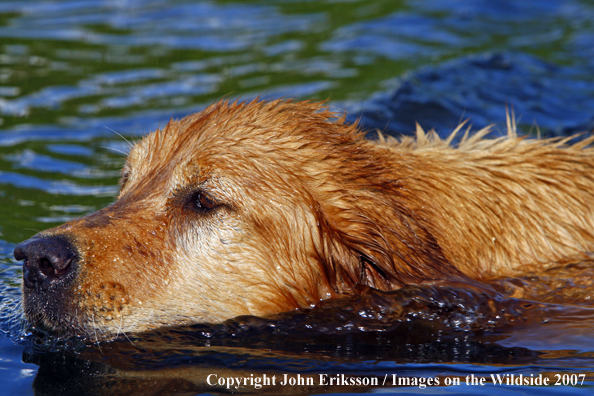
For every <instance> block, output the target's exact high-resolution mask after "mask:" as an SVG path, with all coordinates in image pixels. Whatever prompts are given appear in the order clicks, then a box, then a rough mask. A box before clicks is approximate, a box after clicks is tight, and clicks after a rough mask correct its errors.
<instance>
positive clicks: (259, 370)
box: [23, 263, 594, 395]
mask: <svg viewBox="0 0 594 396" xmlns="http://www.w3.org/2000/svg"><path fill="white" fill-rule="evenodd" d="M593 273H594V267H593V266H592V264H591V263H570V264H565V265H563V266H559V267H554V268H551V269H549V270H548V271H544V272H543V273H542V274H541V275H540V276H527V277H521V278H508V279H501V280H496V281H493V282H492V283H491V284H489V285H485V286H484V287H482V286H473V285H466V284H437V283H435V284H428V285H422V286H408V287H405V288H403V289H401V290H398V291H394V292H389V293H384V292H378V291H376V290H372V289H368V288H362V289H361V290H359V293H358V294H357V295H355V296H351V297H345V298H343V299H336V300H331V301H325V302H322V303H320V304H318V305H317V306H316V307H314V308H311V309H305V310H300V311H294V312H287V313H283V314H280V315H277V316H274V317H270V318H258V317H253V316H243V317H238V318H235V319H232V320H229V321H226V322H224V323H222V324H196V325H192V326H184V327H172V328H163V329H159V330H157V331H153V332H150V333H143V334H137V335H130V334H128V335H126V336H120V337H119V338H117V339H115V340H113V341H110V342H102V343H98V344H95V343H93V342H91V341H89V340H85V339H76V338H75V339H68V340H61V339H52V338H51V337H47V336H43V335H39V334H37V335H35V336H31V337H30V344H29V345H28V347H27V348H26V350H25V352H24V356H23V360H24V361H25V362H27V363H34V364H36V365H38V366H39V371H38V373H37V377H36V379H35V381H34V384H33V386H34V389H35V391H36V394H39V395H50V394H57V393H56V392H58V393H59V394H62V395H71V394H72V395H74V394H76V395H104V394H109V395H120V394H135V395H136V394H143V395H160V394H195V393H201V392H209V393H213V392H214V393H228V392H239V393H248V394H250V393H254V394H311V393H328V392H366V391H371V390H373V389H378V388H381V387H382V385H385V386H394V385H393V384H392V383H391V382H390V381H388V382H387V384H386V383H384V384H382V381H383V380H384V379H385V378H392V375H396V376H403V375H409V376H412V377H417V378H420V377H423V376H433V377H435V378H439V375H443V373H444V372H448V373H449V375H450V376H460V377H463V376H464V375H467V374H468V373H469V372H473V373H475V374H476V373H477V372H478V375H480V369H478V367H480V366H483V365H484V366H486V367H490V370H491V371H490V373H492V372H493V370H495V369H494V368H493V367H500V368H501V369H507V370H509V369H510V367H520V366H522V367H532V368H533V373H534V372H541V373H545V375H553V374H552V373H553V371H554V370H559V369H560V368H562V369H563V370H566V371H567V370H569V371H571V370H573V369H577V368H583V367H592V366H593V365H594V349H593V348H592V347H591V346H588V345H591V343H590V341H591V339H592V336H591V334H592V333H591V328H592V327H593V326H594V304H591V302H590V301H589V300H590V299H589V297H588V296H589V294H588V293H587V292H586V290H587V289H588V285H591V282H592V279H593V278H594V276H593ZM560 287H561V288H562V289H563V293H553V292H552V291H554V290H556V289H559V288H560ZM591 290H592V289H591V288H590V293H591ZM580 293H581V294H580ZM579 296H581V297H579ZM552 335H555V337H556V338H553V341H551V340H552V339H551V336H552ZM535 340H540V341H541V342H540V343H538V342H536V343H535ZM444 364H445V365H446V366H440V365H444ZM468 364H470V365H472V366H471V367H467V365H468ZM436 365H438V366H436ZM444 367H447V368H446V369H444ZM444 370H445V371H444ZM547 370H551V371H550V372H549V371H547ZM580 372H581V373H583V372H584V370H583V369H582V370H581V371H580ZM440 373H441V374H440ZM547 373H548V374H547ZM593 373H594V372H592V370H588V371H587V375H588V380H589V381H592V379H594V374H593ZM320 374H322V375H327V376H328V377H327V378H330V377H331V378H334V377H335V376H336V375H338V376H339V377H337V378H342V380H341V381H338V380H337V381H338V382H337V383H336V384H334V385H333V386H329V385H321V384H320V381H322V380H321V379H320ZM485 375H486V376H488V375H487V374H485ZM285 376H287V378H289V379H290V378H294V379H296V378H301V379H302V380H303V381H304V382H306V383H304V384H303V385H299V384H296V385H294V386H288V385H282V380H283V378H285ZM341 376H342V377H341ZM273 377H274V378H275V381H276V383H275V384H268V385H266V386H262V385H260V387H258V385H257V384H255V383H253V382H252V383H250V381H253V379H254V378H260V379H262V378H268V380H270V379H271V378H273ZM219 378H220V379H221V381H223V379H225V381H227V380H226V379H228V378H231V379H242V380H244V381H248V382H247V383H244V384H241V385H240V386H237V388H235V386H236V385H237V383H233V384H231V385H229V383H228V382H223V383H217V382H216V381H217V380H218V379H219ZM308 378H310V379H311V383H310V384H308V383H307V379H308ZM345 378H346V379H345ZM349 378H353V380H352V381H354V379H355V378H367V381H371V382H370V384H367V385H366V384H364V383H357V382H354V383H349V382H348V381H349ZM374 378H375V381H377V384H375V383H373V381H374V380H373V379H374ZM345 381H347V382H346V383H345ZM345 384H346V385H345ZM442 384H443V382H442Z"/></svg>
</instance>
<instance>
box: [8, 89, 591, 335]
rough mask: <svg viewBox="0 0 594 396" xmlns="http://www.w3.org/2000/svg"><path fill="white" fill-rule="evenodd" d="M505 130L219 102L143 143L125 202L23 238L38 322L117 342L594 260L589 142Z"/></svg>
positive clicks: (135, 152)
mask: <svg viewBox="0 0 594 396" xmlns="http://www.w3.org/2000/svg"><path fill="white" fill-rule="evenodd" d="M508 128H509V132H508V136H507V137H506V138H499V139H486V138H485V136H484V135H485V134H486V133H487V131H486V130H482V131H479V132H478V133H476V134H474V135H473V136H471V137H469V136H465V137H463V138H462V139H461V141H460V143H459V144H458V145H457V147H454V145H453V144H452V143H451V141H450V140H451V138H450V139H448V140H442V139H440V138H439V137H437V135H436V134H434V133H424V132H423V131H422V130H421V129H420V128H418V130H417V137H416V139H412V138H402V139H400V140H396V139H393V138H384V137H382V136H381V135H380V136H379V139H378V141H376V142H373V141H369V140H366V139H364V134H363V132H362V131H361V129H360V128H359V127H358V126H357V125H353V124H350V125H349V124H347V123H345V121H344V118H343V117H340V116H337V114H335V113H334V112H332V111H331V110H329V109H328V108H327V107H326V106H325V105H324V104H323V103H316V102H296V101H291V100H275V101H269V102H265V101H259V100H254V101H251V102H242V103H239V102H235V103H230V102H228V101H222V102H219V103H216V104H213V105H211V106H210V107H208V108H206V109H205V110H203V111H201V112H199V113H196V114H193V115H190V116H187V117H185V118H184V119H182V120H179V121H171V122H169V124H168V125H167V126H166V127H165V128H163V129H160V130H157V131H155V132H153V133H151V134H150V135H148V136H146V137H145V138H144V139H142V140H140V141H139V142H138V143H136V144H135V145H134V147H133V148H132V150H131V152H130V154H129V156H128V159H127V161H126V164H125V166H124V168H123V170H122V177H121V181H120V185H121V190H120V193H119V195H118V197H117V200H116V201H115V202H114V203H113V204H112V205H110V206H108V207H107V208H104V209H102V210H100V211H98V212H96V213H93V214H91V215H88V216H86V217H83V218H80V219H76V220H73V221H70V222H68V223H66V224H64V225H62V226H59V227H57V228H53V229H50V230H47V231H44V232H41V233H39V234H37V235H35V236H34V237H33V238H31V239H29V240H27V241H25V242H23V243H21V244H20V245H19V246H17V248H16V249H15V257H16V259H18V260H24V267H23V268H24V270H23V307H24V313H25V316H26V318H27V319H28V320H29V321H30V322H31V323H33V324H36V325H38V326H41V327H43V328H45V329H48V330H50V331H53V332H57V333H60V334H87V335H92V334H97V333H99V334H102V335H103V336H109V335H115V334H118V333H120V332H139V331H144V330H149V329H151V328H155V327H159V326H164V325H176V324H186V323H195V322H219V321H223V320H226V319H228V318H232V317H235V316H238V315H244V314H250V315H258V316H265V315H271V314H275V313H279V312H284V311H289V310H294V309H296V308H304V307H310V306H312V305H314V304H316V303H317V302H319V301H320V300H325V299H330V298H334V297H338V296H342V295H348V294H349V293H353V292H354V290H355V289H356V288H357V285H367V286H370V287H372V288H375V289H379V290H394V289H398V288H400V287H402V286H403V285H408V284H420V283H423V282H432V281H446V282H447V281H456V282H477V281H478V282H481V281H486V280H489V279H492V278H494V277H501V276H511V275H514V274H521V273H525V272H530V271H538V268H539V267H540V266H544V265H546V264H548V263H553V262H559V261H563V260H570V259H578V260H579V259H585V258H587V253H588V252H591V251H592V250H593V249H594V149H592V148H590V147H589V144H590V143H591V142H592V141H593V139H587V140H584V141H582V142H580V143H576V144H573V145H570V144H568V143H567V141H562V140H561V141H560V140H538V139H523V138H519V137H517V136H516V134H515V131H514V126H513V125H508ZM459 129H460V128H459ZM453 136H454V134H452V138H453Z"/></svg>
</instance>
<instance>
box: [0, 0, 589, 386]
mask: <svg viewBox="0 0 594 396" xmlns="http://www.w3.org/2000/svg"><path fill="white" fill-rule="evenodd" d="M593 21H594V3H592V2H591V1H585V0H583V1H579V0H558V1H553V0H550V1H542V0H540V1H536V0H524V1H521V2H517V1H487V0H484V1H476V0H472V1H471V0H457V1H449V2H442V1H436V0H419V1H394V0H386V1H381V0H373V1H357V0H351V1H330V0H329V1H317V2H310V1H305V0H304V1H299V0H285V1H282V0H277V1H268V2H263V1H242V2H230V1H209V2H206V1H199V2H195V1H159V0H154V1H134V0H127V1H125V0H121V1H120V0H111V1H108V0H106V1H83V0H63V1H57V2H49V1H41V0H30V1H0V129H1V130H0V296H1V297H0V298H1V300H0V306H1V308H2V314H1V323H0V329H1V332H0V368H1V370H0V379H1V380H2V383H3V387H2V391H1V393H2V394H19V395H20V394H31V393H36V394H42V395H45V394H47V395H56V394H64V395H68V394H77V395H78V394H93V395H95V394H97V395H99V394H109V395H113V394H145V395H152V394H155V395H156V394H198V393H218V392H223V393H224V392H228V391H232V390H235V389H233V388H232V387H230V388H229V389H227V387H226V385H218V384H216V383H215V384H214V385H210V384H209V382H208V378H210V379H211V380H213V378H214V377H208V376H209V375H211V374H216V375H217V379H218V378H223V379H225V378H228V377H238V378H252V377H251V376H252V374H253V376H254V377H258V378H263V376H264V375H267V376H268V377H269V378H270V377H271V376H274V375H276V376H277V381H278V382H279V383H280V380H281V379H282V378H283V375H284V374H287V375H288V376H289V377H293V378H297V376H298V375H301V376H302V378H303V379H304V380H307V378H312V380H315V381H316V384H318V383H319V381H320V377H319V375H320V374H328V375H329V377H328V378H330V376H331V375H335V374H345V375H346V376H347V377H348V376H361V377H365V378H368V379H372V378H376V379H378V380H379V381H380V384H381V381H383V380H384V379H386V380H387V383H384V384H383V385H378V386H375V385H369V386H364V385H360V386H357V385H353V386H351V385H342V386H341V385H338V386H329V385H328V386H326V385H324V386H320V385H315V386H309V385H303V386H300V385H294V386H281V385H277V386H273V385H270V386H263V387H262V388H259V389H256V388H255V387H254V386H247V387H245V388H243V390H244V391H246V392H248V393H250V392H254V393H262V392H267V393H269V394H276V393H279V392H285V393H292V394H316V393H326V392H338V393H365V392H370V391H371V392H398V393H404V394H413V393H414V394H419V393H422V394H428V395H430V394H475V393H477V392H478V391H480V392H481V393H484V394H492V395H499V394H517V395H526V394H536V393H537V392H538V394H547V395H549V394H563V395H567V394H570V395H571V394H590V393H591V392H592V390H593V388H594V370H593V368H594V349H593V347H592V345H593V341H594V336H593V333H592V330H591V329H592V328H593V324H594V323H592V322H593V321H594V319H592V317H594V315H592V314H591V310H592V304H591V302H590V301H591V299H592V287H591V286H590V285H591V282H592V279H593V278H594V275H593V272H594V270H593V268H592V265H591V264H589V263H574V264H572V265H569V266H566V267H561V268H556V269H551V271H552V272H551V273H545V274H542V275H541V276H540V277H537V278H535V277H526V278H521V279H506V280H500V281H498V282H496V283H494V285H493V287H494V289H495V291H490V292H488V293H487V292H485V291H481V290H476V289H472V288H466V287H463V286H458V287H455V286H454V287H437V286H435V287H427V288H421V289H419V288H414V287H411V288H409V289H405V290H403V291H401V292H398V293H395V294H394V293H393V294H388V295H384V294H381V293H374V292H371V291H365V290H364V291H362V297H360V298H358V299H352V300H349V301H341V302H334V303H331V304H322V306H321V307H318V308H316V309H314V310H312V311H305V312H298V313H290V314H284V315H280V316H279V317H276V318H269V319H262V318H239V319H236V320H233V321H230V322H228V323H226V324H225V325H196V326H191V327H186V328H176V329H163V330H162V331H159V332H155V333H152V334H145V335H138V336H132V335H130V336H129V338H130V339H127V338H123V339H121V340H117V341H114V342H111V343H103V344H100V345H94V344H92V343H90V344H89V343H88V342H85V340H76V339H74V340H53V341H52V340H47V339H41V338H38V337H37V336H35V335H29V336H27V337H24V338H23V336H24V335H25V333H24V331H23V324H22V323H21V321H20V319H19V317H18V287H19V282H20V276H21V272H20V268H19V266H18V263H15V261H14V259H13V258H12V249H13V248H14V246H15V245H16V244H17V243H18V242H19V241H21V240H24V239H26V238H28V237H30V236H31V235H33V234H34V233H35V232H37V231H39V230H42V229H45V228H49V227H51V226H54V225H57V224H60V223H62V222H64V221H67V220H69V219H71V218H75V217H78V216H82V215H85V214H87V213H91V212H93V211H95V210H97V209H99V208H101V207H103V206H105V205H107V204H109V203H110V202H112V201H113V196H114V194H115V193H116V192H117V179H118V176H119V168H120V167H121V165H122V163H123V156H122V153H121V152H122V151H123V152H125V151H126V150H127V144H126V143H125V142H124V141H123V140H122V139H121V138H120V137H119V136H118V134H121V135H123V136H124V137H126V138H127V139H134V138H137V137H139V136H141V135H142V134H144V133H146V132H148V131H150V130H152V129H155V128H157V127H158V126H159V125H161V126H162V125H165V123H166V122H167V121H168V120H169V119H170V118H172V117H173V118H178V117H181V116H184V115H185V114H188V113H190V112H193V111H196V110H199V109H200V108H202V107H204V106H205V105H207V104H209V103H211V102H213V101H215V100H218V99H219V98H221V97H225V96H227V97H228V96H230V97H233V98H234V97H243V98H252V97H255V96H257V95H260V96H262V97H264V98H268V97H279V96H290V97H298V98H305V99H328V98H329V99H330V101H331V104H332V105H335V106H337V107H340V108H346V109H347V110H348V111H349V118H350V119H351V120H355V119H358V118H360V119H361V121H362V123H363V125H364V126H365V127H366V128H368V129H370V130H372V129H374V128H379V129H381V130H384V131H386V132H388V133H393V134H403V133H408V132H410V131H411V130H413V129H414V123H415V121H418V122H420V123H421V125H423V126H424V127H426V128H436V129H437V131H438V132H439V133H440V134H442V135H445V134H447V132H448V131H449V130H450V129H451V128H452V127H453V126H455V124H457V123H458V122H459V121H460V120H463V119H465V118H470V120H471V122H472V123H473V125H475V126H476V127H482V126H485V125H488V124H495V125H496V128H495V133H498V132H500V131H503V130H504V128H503V124H504V120H505V111H506V106H507V107H508V108H513V109H514V112H515V114H516V118H517V119H518V120H519V127H520V130H522V131H523V132H525V133H540V134H542V135H551V136H565V135H568V134H573V133H575V132H581V131H586V130H592V129H594V79H593V77H592V76H593V75H594V73H593V72H594V22H593ZM116 132H117V133H116ZM555 279H561V280H562V281H558V280H555ZM563 279H565V281H563ZM411 296H414V298H413V297H411ZM502 310H503V311H502ZM491 374H493V375H496V374H500V375H505V374H515V375H519V374H522V375H524V376H527V377H530V375H532V376H533V377H534V376H539V375H540V376H541V378H550V380H551V381H552V383H555V382H556V381H559V383H560V385H558V386H555V385H552V386H549V387H546V388H542V387H534V386H518V385H516V386H514V385H493V384H491V383H490V380H491V376H490V375H491ZM581 374H584V376H583V379H584V381H583V385H581V386H572V385H571V380H572V379H576V380H577V379H580V378H582V377H579V376H580V375H581ZM393 375H396V378H399V377H408V378H412V379H416V381H420V378H431V379H439V380H440V385H441V386H439V387H432V388H431V387H430V388H422V387H420V386H419V384H418V383H415V384H410V383H409V386H405V387H399V386H397V385H393V384H392V382H391V381H392V380H393V378H394V377H393ZM470 375H475V377H476V378H478V377H485V378H487V379H488V380H489V381H487V383H485V385H480V382H479V384H475V385H472V384H471V385H466V383H465V381H466V377H467V376H470ZM564 375H565V377H563V376H564ZM455 378H459V379H461V382H460V385H452V386H444V385H445V382H446V380H447V379H449V381H453V382H454V384H455ZM507 378H509V377H507ZM516 378H517V377H516ZM469 379H470V377H469ZM564 380H566V383H568V384H569V385H563V381H564ZM370 381H371V380H370ZM211 383H212V381H211ZM512 383H513V381H512ZM479 388H480V389H479Z"/></svg>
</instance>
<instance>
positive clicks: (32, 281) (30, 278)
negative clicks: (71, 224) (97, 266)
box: [14, 236, 78, 290]
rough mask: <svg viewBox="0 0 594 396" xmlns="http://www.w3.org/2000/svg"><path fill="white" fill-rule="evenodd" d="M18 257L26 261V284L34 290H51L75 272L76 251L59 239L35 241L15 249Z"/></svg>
mask: <svg viewBox="0 0 594 396" xmlns="http://www.w3.org/2000/svg"><path fill="white" fill-rule="evenodd" d="M14 258H16V259H17V260H25V261H24V262H23V281H24V282H23V283H24V285H25V287H28V288H31V289H38V288H41V289H44V290H47V289H48V288H49V287H51V286H52V285H56V284H58V283H62V282H63V281H64V279H65V278H67V277H68V275H70V274H72V273H73V272H74V271H75V264H76V261H77V260H78V254H77V252H76V249H75V248H74V247H73V246H72V244H71V243H70V242H68V241H67V240H66V239H65V238H63V237H59V236H50V237H39V238H32V239H29V240H26V241H25V242H22V243H21V244H19V245H18V246H17V247H16V248H15V249H14Z"/></svg>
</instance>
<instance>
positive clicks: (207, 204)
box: [190, 191, 218, 212]
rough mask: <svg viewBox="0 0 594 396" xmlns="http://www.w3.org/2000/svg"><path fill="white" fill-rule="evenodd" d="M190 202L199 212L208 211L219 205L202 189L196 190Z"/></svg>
mask: <svg viewBox="0 0 594 396" xmlns="http://www.w3.org/2000/svg"><path fill="white" fill-rule="evenodd" d="M190 202H191V204H192V207H193V209H194V210H197V211H199V212H208V211H210V210H212V209H214V208H216V207H217V206H218V204H217V203H216V202H215V201H214V200H213V199H212V198H210V197H209V196H208V195H206V194H204V193H203V192H201V191H197V192H195V193H194V194H193V195H192V199H191V201H190Z"/></svg>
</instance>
